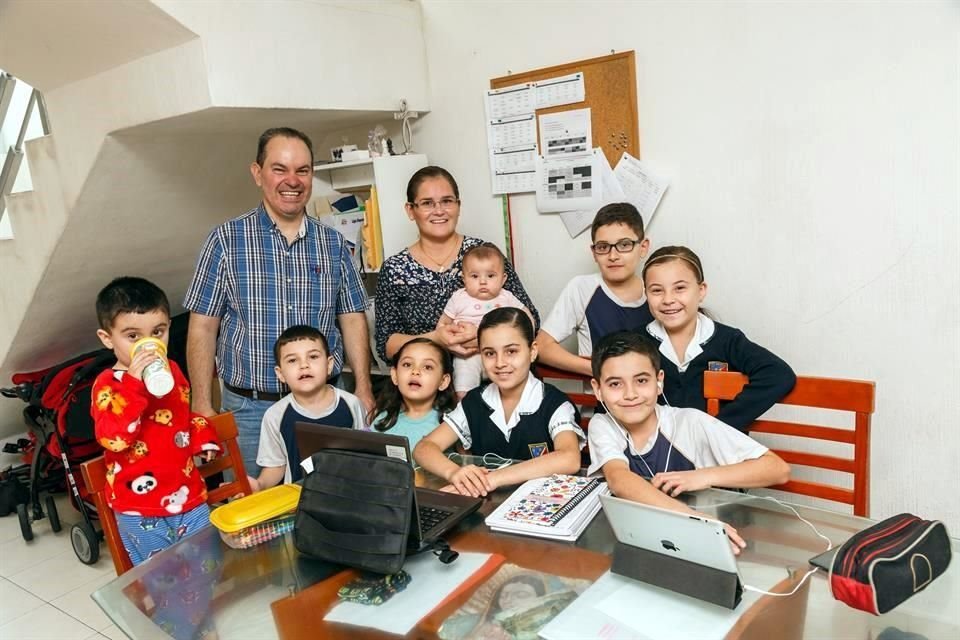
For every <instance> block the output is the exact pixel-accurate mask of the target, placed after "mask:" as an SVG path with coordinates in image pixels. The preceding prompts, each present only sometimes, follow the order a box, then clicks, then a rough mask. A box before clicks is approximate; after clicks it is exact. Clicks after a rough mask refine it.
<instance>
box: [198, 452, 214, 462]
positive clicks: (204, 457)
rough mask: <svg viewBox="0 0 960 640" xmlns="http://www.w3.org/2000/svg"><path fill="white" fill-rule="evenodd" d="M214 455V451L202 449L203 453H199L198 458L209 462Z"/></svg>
mask: <svg viewBox="0 0 960 640" xmlns="http://www.w3.org/2000/svg"><path fill="white" fill-rule="evenodd" d="M216 457H217V452H216V451H204V452H203V453H201V454H200V460H202V461H203V463H204V464H206V463H207V462H211V461H212V460H213V459H214V458H216Z"/></svg>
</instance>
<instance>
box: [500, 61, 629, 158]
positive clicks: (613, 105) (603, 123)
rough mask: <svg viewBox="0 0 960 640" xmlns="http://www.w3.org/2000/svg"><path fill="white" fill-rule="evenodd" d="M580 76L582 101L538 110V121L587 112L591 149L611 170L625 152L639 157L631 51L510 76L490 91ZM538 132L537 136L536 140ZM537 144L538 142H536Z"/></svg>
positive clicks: (502, 78)
mask: <svg viewBox="0 0 960 640" xmlns="http://www.w3.org/2000/svg"><path fill="white" fill-rule="evenodd" d="M577 72H582V73H583V82H584V86H585V89H586V91H585V94H586V95H585V100H584V101H583V102H575V103H573V104H564V105H560V106H557V107H549V108H546V109H537V112H536V113H537V117H538V118H539V117H540V116H542V115H543V114H545V113H554V112H557V111H569V110H571V109H584V108H587V107H589V108H590V124H591V126H592V128H593V146H595V147H601V148H602V149H603V153H604V155H606V156H607V160H609V161H610V166H611V167H614V166H616V165H617V162H618V161H619V160H620V156H621V155H622V154H623V152H624V151H626V152H627V153H629V154H630V155H632V156H633V157H635V158H639V157H640V124H639V118H638V116H637V65H636V56H635V54H634V52H633V51H624V52H623V53H614V54H611V55H609V56H602V57H600V58H590V59H589V60H579V61H577V62H568V63H566V64H561V65H557V66H555V67H545V68H543V69H534V70H533V71H524V72H523V73H511V74H510V75H506V76H501V77H499V78H493V79H492V80H490V88H491V89H502V88H503V87H509V86H511V85H515V84H522V83H524V82H535V81H538V80H547V79H549V78H556V77H559V76H565V75H569V74H571V73H577ZM539 135H540V134H539V130H538V133H537V136H538V137H539ZM538 142H539V140H538Z"/></svg>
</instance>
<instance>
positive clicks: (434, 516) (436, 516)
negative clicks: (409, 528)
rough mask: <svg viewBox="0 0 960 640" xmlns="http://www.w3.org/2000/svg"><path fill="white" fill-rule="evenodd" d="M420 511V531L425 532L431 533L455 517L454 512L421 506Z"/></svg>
mask: <svg viewBox="0 0 960 640" xmlns="http://www.w3.org/2000/svg"><path fill="white" fill-rule="evenodd" d="M418 511H419V512H420V530H421V531H423V532H427V531H430V530H431V529H433V528H434V527H435V526H437V525H438V524H440V523H441V522H443V521H444V520H446V519H447V518H449V517H450V516H451V515H453V511H447V510H446V509H437V508H435V507H424V506H421V507H419V509H418Z"/></svg>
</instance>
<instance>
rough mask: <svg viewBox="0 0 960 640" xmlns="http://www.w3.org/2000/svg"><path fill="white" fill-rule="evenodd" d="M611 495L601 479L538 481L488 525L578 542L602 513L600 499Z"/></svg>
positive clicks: (522, 489) (521, 489) (555, 477)
mask: <svg viewBox="0 0 960 640" xmlns="http://www.w3.org/2000/svg"><path fill="white" fill-rule="evenodd" d="M608 493H609V490H608V489H607V484H606V483H605V482H601V481H600V479H599V478H586V477H582V476H568V475H560V474H556V475H552V476H549V477H547V478H536V479H534V480H528V481H527V482H525V483H523V484H522V485H520V487H519V488H518V489H517V490H516V491H514V492H513V494H512V495H511V496H510V497H509V498H507V499H506V500H505V501H504V502H503V504H501V505H500V506H499V507H497V509H496V510H495V511H494V512H493V513H491V514H490V515H489V516H487V519H486V520H485V522H486V524H487V526H488V527H490V528H491V529H492V530H494V531H502V532H505V533H517V534H520V535H528V536H536V537H541V538H551V539H555V540H568V541H574V540H576V539H577V538H578V537H580V534H581V533H583V530H584V529H586V528H587V525H589V524H590V521H591V520H593V517H594V516H595V515H596V514H597V512H598V511H599V510H600V496H601V495H603V494H608Z"/></svg>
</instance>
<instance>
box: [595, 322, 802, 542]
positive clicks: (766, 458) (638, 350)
mask: <svg viewBox="0 0 960 640" xmlns="http://www.w3.org/2000/svg"><path fill="white" fill-rule="evenodd" d="M592 367H593V379H592V380H591V384H592V385H593V391H594V393H595V394H596V396H597V400H598V401H599V402H600V403H601V404H602V405H603V407H604V408H605V409H606V411H607V413H605V414H604V413H601V414H596V415H594V416H593V418H591V419H590V426H589V428H588V429H587V438H588V441H589V443H590V468H589V471H588V472H589V473H591V474H592V473H595V472H596V471H598V470H601V469H602V470H603V475H604V476H605V477H606V479H607V483H608V484H609V486H610V489H611V491H613V493H614V494H615V495H617V496H619V497H621V498H626V499H628V500H635V501H637V502H643V503H645V504H649V505H652V506H655V507H661V508H664V509H672V510H674V511H680V512H684V513H695V512H694V511H693V510H692V509H690V507H688V506H687V505H685V504H684V503H682V502H680V501H679V500H677V499H676V496H678V495H680V494H681V493H684V492H687V491H698V490H700V489H706V488H709V487H730V488H750V487H766V486H770V485H775V484H781V483H783V482H786V481H787V480H788V479H789V477H790V467H789V466H788V465H787V463H786V462H784V461H783V460H782V459H781V458H780V457H779V456H777V455H776V454H774V453H773V452H772V451H770V450H769V449H767V448H766V447H765V446H763V445H762V444H760V443H759V442H757V441H755V440H753V439H752V438H750V436H747V435H745V434H743V433H741V432H739V431H737V430H736V429H734V428H733V427H731V426H729V425H727V424H725V423H723V422H720V421H719V420H717V419H716V418H714V417H712V416H710V415H708V414H706V413H704V412H702V411H700V410H698V409H680V408H675V407H671V406H659V405H657V397H658V396H659V395H660V393H661V392H662V390H663V371H662V370H661V369H660V354H659V352H658V351H657V350H656V348H655V347H654V346H653V345H651V344H650V343H649V342H648V341H646V340H644V338H643V337H642V336H641V335H640V334H638V333H636V332H632V331H618V332H616V333H611V334H609V335H607V336H605V337H604V338H603V339H601V340H600V342H599V344H597V345H596V346H595V348H594V350H593V358H592ZM727 533H728V535H729V536H730V539H731V541H732V542H733V543H734V545H735V548H736V547H739V548H742V547H744V546H745V543H744V541H743V539H742V538H740V536H739V535H738V534H737V532H736V530H734V529H733V528H732V527H730V526H729V525H728V526H727Z"/></svg>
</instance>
